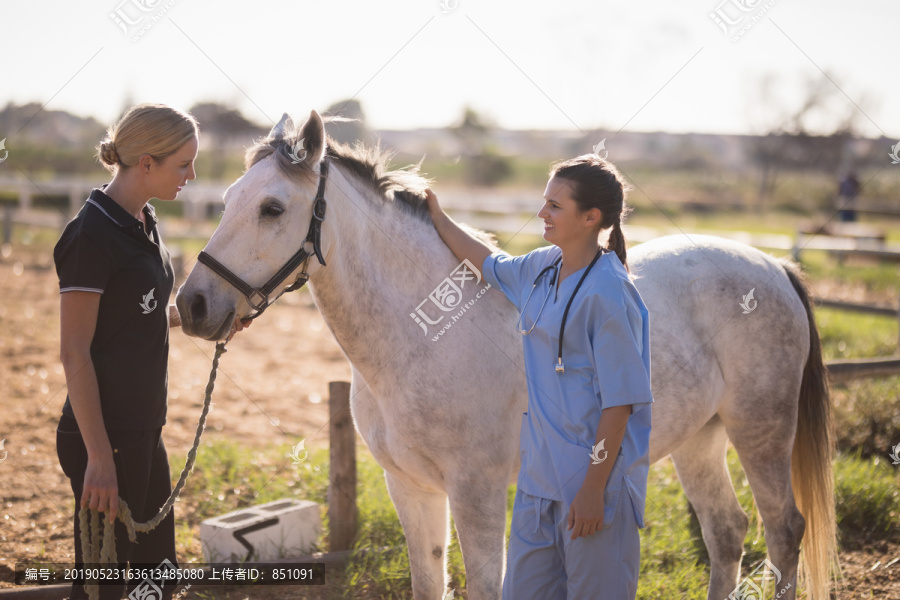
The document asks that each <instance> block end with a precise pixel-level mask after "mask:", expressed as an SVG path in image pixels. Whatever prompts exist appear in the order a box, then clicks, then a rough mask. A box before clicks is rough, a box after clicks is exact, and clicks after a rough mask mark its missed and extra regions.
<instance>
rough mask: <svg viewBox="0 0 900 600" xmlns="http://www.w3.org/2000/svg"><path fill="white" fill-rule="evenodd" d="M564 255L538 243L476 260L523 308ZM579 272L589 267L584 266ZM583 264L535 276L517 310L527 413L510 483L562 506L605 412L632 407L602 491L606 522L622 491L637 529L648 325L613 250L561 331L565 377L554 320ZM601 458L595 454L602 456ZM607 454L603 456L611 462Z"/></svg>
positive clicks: (645, 445)
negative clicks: (565, 272) (559, 368)
mask: <svg viewBox="0 0 900 600" xmlns="http://www.w3.org/2000/svg"><path fill="white" fill-rule="evenodd" d="M561 255H562V251H561V250H560V249H559V248H558V247H557V246H545V247H542V248H538V249H537V250H534V251H532V252H529V253H528V254H525V255H523V256H516V257H512V256H509V255H508V254H506V253H503V252H497V253H494V254H492V255H491V256H489V257H487V258H486V259H485V261H484V268H483V274H484V278H485V279H486V280H487V281H488V282H489V283H490V284H491V285H493V286H496V287H497V288H499V289H500V290H501V291H502V292H503V293H504V294H505V295H506V297H507V298H508V299H509V300H510V302H512V303H513V304H515V305H516V308H517V309H518V310H519V311H520V313H521V311H522V308H523V305H524V304H525V302H526V299H527V298H528V294H529V292H531V291H532V286H533V285H534V284H535V278H536V277H537V276H538V274H539V273H540V272H541V270H542V269H544V268H545V267H547V266H550V265H552V264H553V263H554V262H555V261H556V260H557V259H558V258H559V257H560V256H561ZM585 268H587V267H585ZM583 274H584V269H581V270H579V271H576V272H574V273H572V274H571V275H569V276H568V277H566V278H565V280H564V281H563V282H562V284H561V285H560V286H559V289H558V290H557V289H556V285H555V284H554V285H553V287H551V286H550V280H551V279H552V278H553V271H552V270H551V271H548V272H547V273H545V274H544V275H542V276H541V277H540V279H539V280H538V281H537V285H536V287H535V288H534V293H533V294H532V296H531V299H530V300H528V303H527V306H526V307H525V315H524V321H523V322H522V328H523V329H525V330H526V331H527V330H528V329H529V328H530V327H531V325H532V324H533V323H534V322H535V319H536V318H537V317H538V312H539V311H540V308H541V305H542V304H543V303H544V299H545V298H546V299H547V303H546V305H545V306H544V309H543V312H542V313H541V314H540V318H539V319H538V320H537V324H536V325H535V327H534V330H533V331H532V332H531V333H530V334H528V335H525V336H522V344H523V346H524V350H525V373H526V376H527V379H528V412H526V413H524V414H523V416H522V429H521V435H520V442H519V454H520V456H521V458H522V468H521V469H520V471H519V478H518V483H517V485H518V487H519V489H521V490H522V491H524V492H526V493H528V494H531V495H533V496H539V497H541V498H549V499H551V500H561V501H564V502H565V504H566V506H569V505H570V504H571V503H572V501H573V500H574V499H575V494H576V493H577V492H578V490H579V489H580V488H581V485H582V483H584V478H585V475H586V474H587V469H588V467H589V466H590V465H591V457H590V454H591V447H592V446H593V445H594V441H595V438H596V435H597V425H598V424H599V422H600V412H601V411H602V410H603V409H604V408H609V407H611V406H620V405H629V404H630V405H632V411H633V412H632V414H631V415H630V416H629V418H628V425H627V427H626V429H625V437H624V439H623V440H622V446H621V449H620V451H619V455H618V456H617V457H615V460H616V462H615V464H614V466H613V470H612V472H611V473H610V476H609V480H608V481H607V484H606V490H605V491H604V518H603V520H604V527H606V526H608V525H609V524H611V523H612V520H613V516H614V515H615V514H616V506H617V504H618V501H619V498H620V496H621V495H622V491H623V490H624V491H625V492H627V494H628V497H630V498H631V501H632V504H633V507H634V514H635V519H636V521H637V523H638V526H639V527H644V518H643V515H644V504H645V499H646V496H647V474H648V472H649V470H650V451H649V445H650V404H651V403H652V402H653V395H652V392H651V389H650V322H649V313H648V311H647V307H646V306H645V305H644V301H643V300H642V299H641V296H640V294H638V291H637V288H636V287H635V286H634V284H633V283H632V282H631V280H630V279H629V277H628V273H627V272H626V271H625V267H624V266H623V265H622V263H621V261H619V259H618V257H617V256H616V254H615V253H614V252H604V253H603V255H602V256H601V257H600V258H599V259H598V260H597V262H596V264H595V265H594V268H593V269H592V270H591V272H590V273H589V274H588V277H587V278H586V279H585V281H584V283H583V284H582V285H581V289H579V290H578V295H577V296H576V297H575V299H574V301H573V302H572V307H571V308H570V309H569V316H568V317H567V319H566V329H565V334H564V336H563V357H562V358H563V364H564V365H565V373H557V372H556V364H557V354H558V344H559V326H560V323H561V322H562V317H563V312H564V311H565V309H566V304H567V303H568V302H569V298H571V296H572V292H573V291H574V290H575V287H576V285H577V284H578V281H579V280H580V279H581V276H582V275H583ZM600 456H602V452H601V453H600ZM612 458H613V457H612V456H609V457H608V458H607V460H609V459H612Z"/></svg>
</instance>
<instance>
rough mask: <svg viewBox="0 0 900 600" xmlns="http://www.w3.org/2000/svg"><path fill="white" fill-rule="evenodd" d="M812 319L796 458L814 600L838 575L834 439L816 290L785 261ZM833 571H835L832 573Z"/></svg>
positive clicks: (806, 576) (803, 559)
mask: <svg viewBox="0 0 900 600" xmlns="http://www.w3.org/2000/svg"><path fill="white" fill-rule="evenodd" d="M782 265H783V267H784V270H785V273H787V276H788V279H790V280H791V285H793V286H794V290H795V291H796V292H797V295H798V296H799V297H800V301H801V302H802V303H803V308H804V309H805V310H806V317H807V319H808V321H809V356H808V357H807V359H806V366H805V367H804V368H803V381H802V383H801V385H800V399H799V402H800V403H799V410H798V415H797V435H796V437H795V438H794V450H793V454H792V456H791V483H792V485H793V488H794V496H795V499H796V501H797V507H798V508H799V510H800V512H801V513H802V514H803V517H804V518H805V519H806V529H805V532H804V538H805V539H804V542H803V544H802V545H801V553H800V569H799V572H800V579H801V580H802V581H803V582H804V585H805V587H806V589H807V592H808V594H809V598H810V599H811V600H825V599H827V598H829V597H830V595H829V591H830V589H831V587H832V581H833V580H832V573H834V574H835V575H837V574H838V573H839V569H840V566H839V564H838V560H837V522H836V519H835V512H834V511H835V509H834V471H833V467H832V463H831V461H832V458H833V454H834V435H833V423H832V414H831V401H830V397H829V379H828V369H827V367H826V366H825V362H824V361H823V360H822V342H821V340H820V339H819V330H818V328H817V327H816V321H815V316H814V314H813V308H812V302H811V298H810V297H811V292H810V289H809V287H808V285H807V284H806V281H805V278H804V276H803V273H802V272H801V271H800V268H799V266H798V265H797V264H796V263H794V262H793V261H790V260H788V261H785V262H783V263H782ZM832 569H833V570H832Z"/></svg>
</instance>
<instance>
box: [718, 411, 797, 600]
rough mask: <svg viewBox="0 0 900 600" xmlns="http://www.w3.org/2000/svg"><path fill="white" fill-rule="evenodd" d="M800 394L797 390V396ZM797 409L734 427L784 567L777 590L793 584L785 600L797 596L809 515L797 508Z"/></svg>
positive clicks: (771, 546) (773, 556)
mask: <svg viewBox="0 0 900 600" xmlns="http://www.w3.org/2000/svg"><path fill="white" fill-rule="evenodd" d="M794 397H795V398H796V395H795V396H794ZM795 427H796V414H794V415H793V418H791V416H790V415H786V414H783V413H777V418H773V419H772V420H771V421H766V422H765V423H760V424H759V426H757V427H753V428H748V427H747V426H746V424H744V426H741V427H734V428H732V427H729V428H728V435H729V437H730V438H731V443H732V444H733V445H734V448H735V450H737V453H738V456H739V457H740V459H741V466H742V467H743V468H744V473H745V474H746V475H747V481H749V483H750V489H751V490H752V491H753V498H754V500H755V501H756V506H757V507H758V508H759V513H760V515H761V516H762V520H763V524H764V525H765V529H766V534H765V537H766V548H767V550H768V554H769V559H770V560H771V561H772V564H773V565H774V566H775V568H777V569H778V570H779V571H780V572H781V579H780V581H778V582H777V583H775V588H776V589H775V592H773V593H776V592H780V591H781V590H782V589H784V588H785V587H787V585H788V584H790V587H789V588H788V589H787V590H786V591H785V593H784V594H782V595H781V596H779V600H794V598H795V594H796V592H797V563H798V560H799V558H800V541H801V540H802V539H803V532H804V530H805V528H806V520H805V519H804V518H803V515H802V514H801V513H800V511H799V510H798V509H797V505H796V503H795V501H794V492H793V487H792V485H791V451H792V448H793V443H794V429H795Z"/></svg>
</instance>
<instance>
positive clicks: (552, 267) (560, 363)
mask: <svg viewBox="0 0 900 600" xmlns="http://www.w3.org/2000/svg"><path fill="white" fill-rule="evenodd" d="M604 250H605V249H604V248H599V249H598V250H597V254H596V256H594V259H593V260H592V261H591V264H589V265H588V268H587V269H585V270H584V273H583V274H582V275H581V279H579V280H578V284H577V285H576V286H575V290H574V291H573V292H572V295H571V296H569V301H568V302H567V303H566V310H565V311H564V312H563V318H562V323H560V325H559V348H558V352H557V357H556V358H557V363H556V372H557V373H559V374H562V373H565V372H566V367H565V365H564V364H563V361H562V349H563V334H564V333H565V329H566V319H567V318H568V317H569V309H570V308H572V301H573V300H575V296H576V295H577V294H578V290H579V289H581V284H582V283H584V280H585V279H587V276H588V273H590V272H591V269H593V268H594V264H595V263H596V262H597V259H598V258H600V256H602V255H603V252H604ZM561 261H562V257H561V256H560V257H559V258H557V259H556V260H555V261H554V262H553V264H552V265H549V266H547V267H544V268H543V269H542V270H541V272H540V273H538V276H537V277H535V278H534V284H533V285H532V286H531V291H530V292H528V297H527V298H526V299H525V304H523V305H522V311H521V312H520V313H519V320H518V322H517V323H516V330H517V331H518V332H519V333H521V334H522V335H528V334H529V333H531V332H532V331H534V328H535V326H537V322H538V320H540V318H541V314H542V313H543V312H544V306H546V305H547V300H548V299H549V298H550V294H551V293H553V285H554V284H555V283H556V278H557V276H558V275H559V268H558V265H559V263H560V262H561ZM550 270H552V271H553V276H552V277H551V278H550V286H549V288H548V290H547V295H546V296H544V301H543V302H542V303H541V308H540V309H539V310H538V314H537V316H536V317H535V318H534V323H532V324H531V328H530V329H528V331H525V329H524V328H523V327H522V322H523V320H524V318H525V309H526V308H528V302H529V301H530V300H531V296H532V294H534V290H535V289H537V285H538V281H540V279H541V277H543V276H544V274H546V273H547V272H548V271H550Z"/></svg>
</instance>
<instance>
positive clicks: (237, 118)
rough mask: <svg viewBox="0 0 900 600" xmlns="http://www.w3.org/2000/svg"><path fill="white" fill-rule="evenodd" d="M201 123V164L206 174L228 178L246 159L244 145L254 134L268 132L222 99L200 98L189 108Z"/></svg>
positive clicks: (199, 158)
mask: <svg viewBox="0 0 900 600" xmlns="http://www.w3.org/2000/svg"><path fill="white" fill-rule="evenodd" d="M188 112H190V113H191V114H192V115H193V116H194V118H195V119H197V122H198V123H199V124H200V137H201V143H200V148H201V150H200V156H199V157H198V161H197V162H198V163H199V164H198V167H199V166H201V165H202V167H203V169H202V170H200V171H199V172H200V173H202V176H203V177H204V178H210V179H225V178H229V177H232V176H234V168H235V165H236V164H240V162H241V161H242V160H243V149H244V148H245V147H246V146H249V145H250V143H251V142H252V141H253V139H254V138H257V137H260V136H264V135H265V134H266V133H267V132H268V128H267V127H263V126H260V125H257V124H256V123H253V122H252V121H250V120H248V119H247V118H246V117H244V115H242V114H241V112H240V111H239V110H238V109H236V108H234V107H231V106H227V105H225V104H219V103H218V102H200V103H197V104H195V105H194V106H192V107H191V108H190V110H189V111H188Z"/></svg>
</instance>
